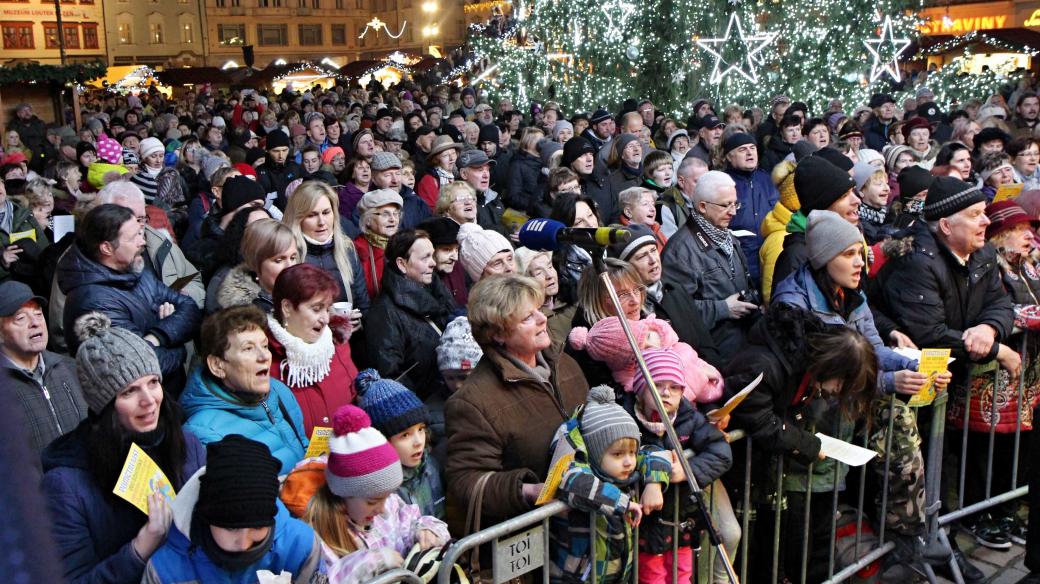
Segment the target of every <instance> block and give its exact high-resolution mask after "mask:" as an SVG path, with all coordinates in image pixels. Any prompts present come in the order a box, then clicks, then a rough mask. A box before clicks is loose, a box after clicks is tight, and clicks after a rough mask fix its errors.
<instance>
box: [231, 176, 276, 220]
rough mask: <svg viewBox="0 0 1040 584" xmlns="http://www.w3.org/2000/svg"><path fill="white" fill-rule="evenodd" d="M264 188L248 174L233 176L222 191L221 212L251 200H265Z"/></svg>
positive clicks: (232, 209) (236, 207) (233, 208)
mask: <svg viewBox="0 0 1040 584" xmlns="http://www.w3.org/2000/svg"><path fill="white" fill-rule="evenodd" d="M264 198H265V195H264V188H263V187H262V186H260V183H258V182H256V181H255V180H253V179H251V178H249V177H248V176H242V175H238V176H233V177H231V178H229V179H227V180H226V181H225V182H224V190H223V192H222V193H221V197H220V199H221V204H220V208H221V214H225V215H226V214H227V213H230V212H232V211H234V210H235V209H238V208H239V207H241V206H242V205H245V204H246V203H249V202H251V201H263V200H264Z"/></svg>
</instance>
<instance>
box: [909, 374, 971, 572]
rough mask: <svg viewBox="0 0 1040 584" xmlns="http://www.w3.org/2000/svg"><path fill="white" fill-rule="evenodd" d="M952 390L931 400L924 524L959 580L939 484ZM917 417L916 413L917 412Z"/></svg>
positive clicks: (931, 540)
mask: <svg viewBox="0 0 1040 584" xmlns="http://www.w3.org/2000/svg"><path fill="white" fill-rule="evenodd" d="M949 398H950V393H949V392H948V391H944V392H942V393H941V394H939V395H938V396H937V397H936V398H935V401H934V402H932V424H931V428H930V429H929V432H928V460H927V461H926V462H925V467H924V469H925V480H924V497H925V528H926V534H927V537H928V541H929V543H939V544H940V545H942V546H943V548H945V550H946V551H947V553H948V554H949V555H948V556H947V557H949V559H950V569H951V571H952V572H953V576H954V579H956V580H958V581H960V579H961V571H960V568H959V567H958V566H957V562H956V561H955V560H954V558H953V551H952V549H951V548H950V544H949V541H947V540H946V537H945V536H946V534H945V533H942V529H941V528H940V527H939V506H940V505H941V500H940V495H941V493H940V485H941V477H942V451H943V433H944V432H945V430H946V403H947V402H948V401H949ZM915 417H916V416H915Z"/></svg>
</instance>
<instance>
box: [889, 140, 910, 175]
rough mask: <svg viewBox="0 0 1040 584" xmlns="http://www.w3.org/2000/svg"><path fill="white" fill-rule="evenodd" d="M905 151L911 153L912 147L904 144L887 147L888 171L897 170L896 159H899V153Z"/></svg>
mask: <svg viewBox="0 0 1040 584" xmlns="http://www.w3.org/2000/svg"><path fill="white" fill-rule="evenodd" d="M904 152H906V153H908V154H910V153H911V152H910V147H909V146H904V145H902V144H894V145H890V146H886V147H885V168H886V169H887V170H888V172H895V170H896V161H898V160H899V155H900V154H903V153H904Z"/></svg>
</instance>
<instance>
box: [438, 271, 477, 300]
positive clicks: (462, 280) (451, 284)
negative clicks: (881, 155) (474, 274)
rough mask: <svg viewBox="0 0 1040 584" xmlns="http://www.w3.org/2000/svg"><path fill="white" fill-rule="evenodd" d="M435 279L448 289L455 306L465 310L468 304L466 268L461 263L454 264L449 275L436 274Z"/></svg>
mask: <svg viewBox="0 0 1040 584" xmlns="http://www.w3.org/2000/svg"><path fill="white" fill-rule="evenodd" d="M437 277H438V278H440V280H441V282H444V285H445V286H447V287H448V291H449V292H451V297H452V298H453V299H454V300H455V306H456V307H457V308H466V303H467V302H469V282H468V280H469V276H467V275H466V268H465V267H463V265H462V262H455V267H454V268H452V269H451V273H450V274H445V273H443V272H437Z"/></svg>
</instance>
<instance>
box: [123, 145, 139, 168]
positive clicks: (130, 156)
mask: <svg viewBox="0 0 1040 584" xmlns="http://www.w3.org/2000/svg"><path fill="white" fill-rule="evenodd" d="M131 164H141V159H140V157H138V156H137V153H136V152H134V151H133V150H131V149H129V148H127V147H126V146H124V147H123V165H124V166H129V165H131Z"/></svg>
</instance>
